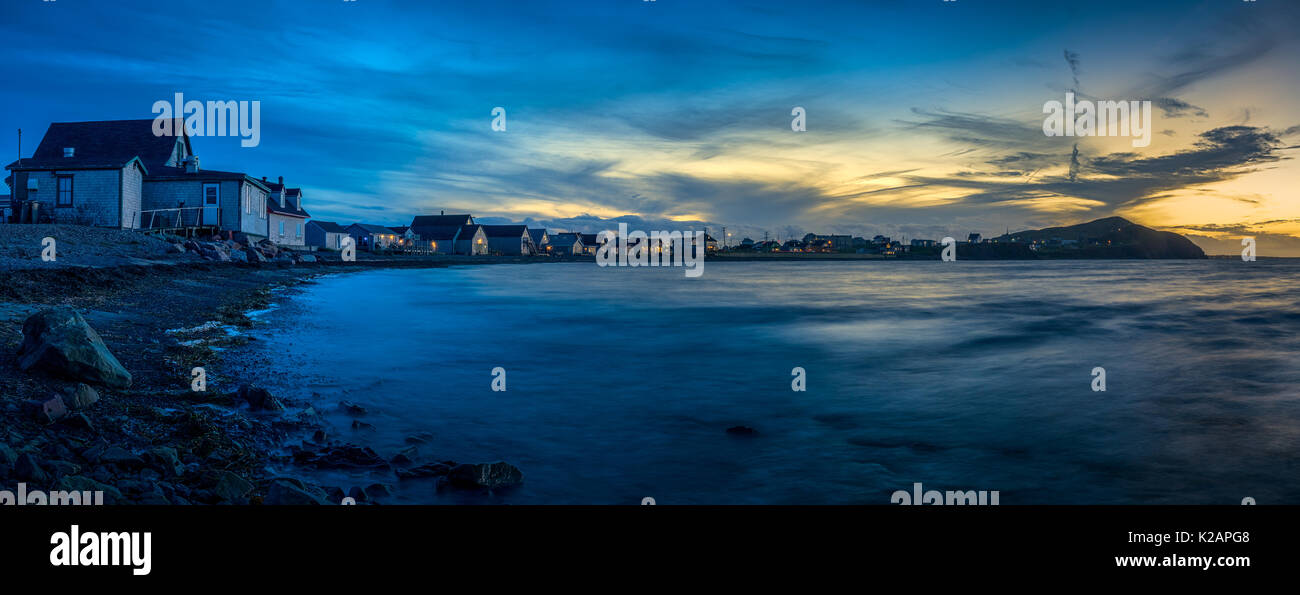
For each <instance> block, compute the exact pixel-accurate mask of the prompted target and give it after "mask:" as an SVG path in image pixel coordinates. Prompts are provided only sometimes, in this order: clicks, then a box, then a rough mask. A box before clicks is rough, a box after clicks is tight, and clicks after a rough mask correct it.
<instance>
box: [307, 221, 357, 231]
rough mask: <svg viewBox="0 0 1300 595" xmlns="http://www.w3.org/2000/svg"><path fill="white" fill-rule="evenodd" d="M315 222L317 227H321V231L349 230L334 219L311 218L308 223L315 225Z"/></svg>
mask: <svg viewBox="0 0 1300 595" xmlns="http://www.w3.org/2000/svg"><path fill="white" fill-rule="evenodd" d="M313 224H314V225H315V226H316V227H319V228H321V231H324V232H326V233H347V232H348V230H347V229H345V228H344V227H343V226H342V225H339V224H337V223H334V222H333V221H318V220H311V221H308V222H307V225H313Z"/></svg>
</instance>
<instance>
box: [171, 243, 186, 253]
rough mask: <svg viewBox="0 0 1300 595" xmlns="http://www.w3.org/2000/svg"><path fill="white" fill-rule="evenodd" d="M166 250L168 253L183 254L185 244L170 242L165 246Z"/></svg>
mask: <svg viewBox="0 0 1300 595" xmlns="http://www.w3.org/2000/svg"><path fill="white" fill-rule="evenodd" d="M167 252H168V253H170V254H184V253H185V244H172V245H170V246H168V247H167Z"/></svg>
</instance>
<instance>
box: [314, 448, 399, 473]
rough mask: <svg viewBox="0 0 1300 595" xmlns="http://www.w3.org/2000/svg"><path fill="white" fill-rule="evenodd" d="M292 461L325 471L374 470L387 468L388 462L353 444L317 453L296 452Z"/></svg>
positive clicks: (367, 449)
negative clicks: (324, 469)
mask: <svg viewBox="0 0 1300 595" xmlns="http://www.w3.org/2000/svg"><path fill="white" fill-rule="evenodd" d="M294 460H295V461H297V462H299V463H301V464H304V465H313V466H315V467H317V468H326V469H344V468H346V469H374V468H383V467H387V466H388V462H387V461H385V460H384V459H383V457H380V456H379V455H378V454H376V453H375V451H374V450H371V448H370V447H368V446H357V445H355V444H343V445H339V446H331V447H328V448H326V449H324V450H322V451H320V452H319V453H313V452H310V451H305V450H298V451H296V452H294Z"/></svg>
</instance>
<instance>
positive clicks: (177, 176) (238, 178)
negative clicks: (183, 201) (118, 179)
mask: <svg viewBox="0 0 1300 595" xmlns="http://www.w3.org/2000/svg"><path fill="white" fill-rule="evenodd" d="M176 180H190V181H195V182H248V183H249V184H252V185H254V186H257V187H259V188H262V189H263V190H266V185H265V184H263V183H262V181H261V180H258V179H257V178H254V177H252V176H250V175H248V174H245V173H240V172H237V171H219V170H215V169H199V171H196V172H194V173H190V172H188V171H185V170H184V169H182V168H179V167H164V168H162V170H161V171H154V172H152V173H150V174H149V177H147V178H145V181H146V182H172V181H176Z"/></svg>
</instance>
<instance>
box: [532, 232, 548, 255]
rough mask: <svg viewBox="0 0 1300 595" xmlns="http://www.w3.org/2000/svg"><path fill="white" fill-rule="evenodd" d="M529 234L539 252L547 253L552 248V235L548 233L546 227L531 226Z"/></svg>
mask: <svg viewBox="0 0 1300 595" xmlns="http://www.w3.org/2000/svg"><path fill="white" fill-rule="evenodd" d="M528 236H529V237H531V238H532V240H533V247H535V248H536V249H537V253H538V254H546V253H547V252H548V251H549V250H550V245H549V244H550V243H551V236H550V235H548V234H547V233H546V229H544V228H543V229H534V228H529V229H528Z"/></svg>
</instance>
